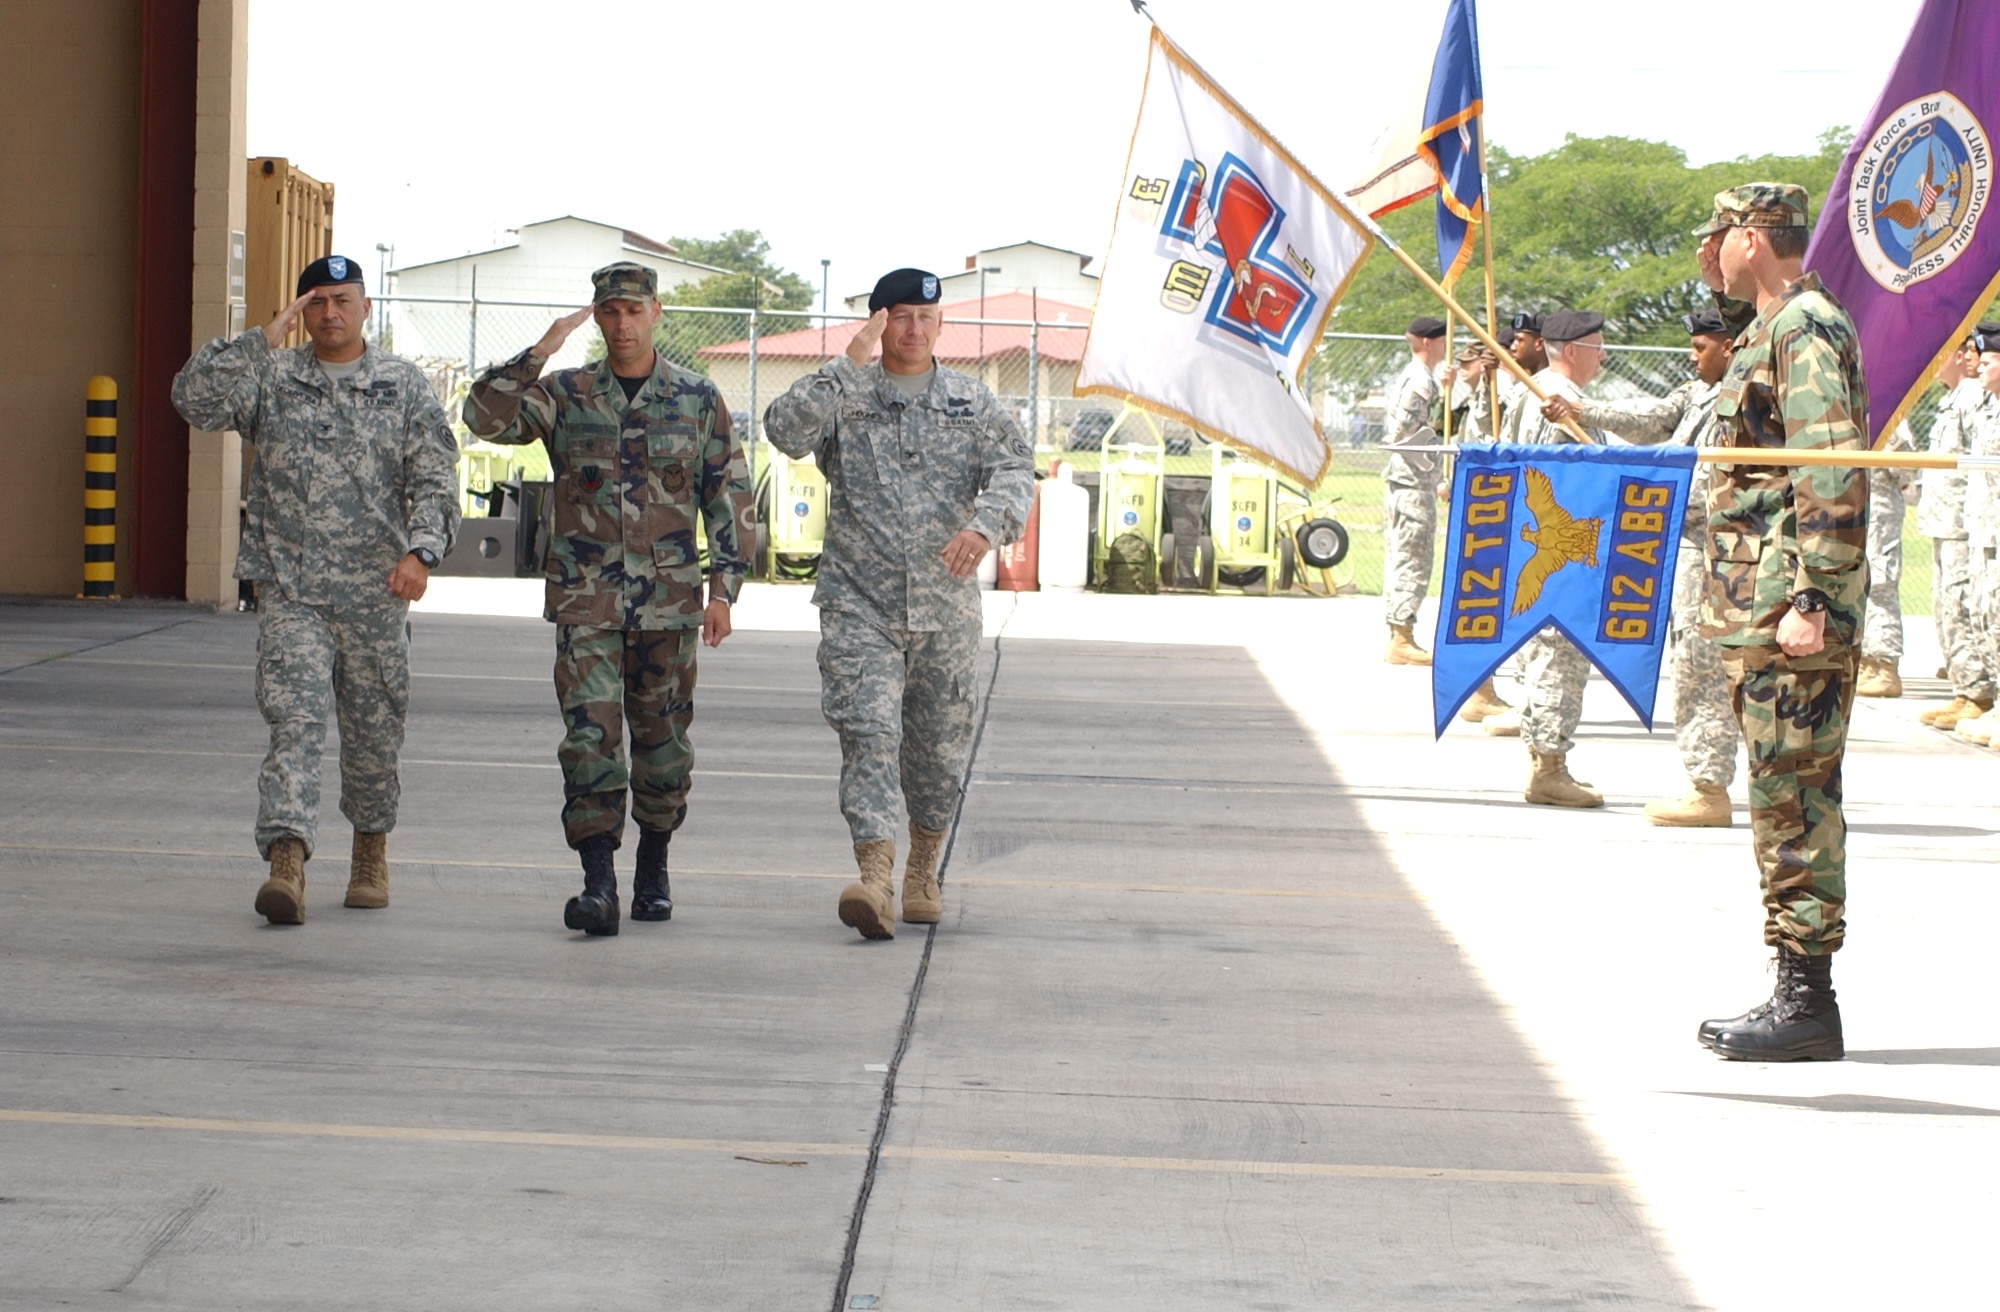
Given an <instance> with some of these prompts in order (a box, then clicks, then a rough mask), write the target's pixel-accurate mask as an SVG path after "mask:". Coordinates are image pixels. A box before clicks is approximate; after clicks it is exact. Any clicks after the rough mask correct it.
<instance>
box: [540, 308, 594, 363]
mask: <svg viewBox="0 0 2000 1312" xmlns="http://www.w3.org/2000/svg"><path fill="white" fill-rule="evenodd" d="M594 308H595V307H593V306H589V305H586V306H584V307H583V308H582V309H581V310H578V311H577V312H576V313H575V314H565V315H564V316H563V317H562V318H560V319H558V320H556V321H555V322H554V323H552V324H550V325H549V330H548V331H547V332H545V333H543V334H542V340H541V341H539V342H536V343H535V354H536V355H539V356H541V357H542V358H543V359H544V360H546V359H548V358H549V357H550V356H552V355H554V354H555V353H556V352H557V351H560V350H562V344H563V343H564V342H566V341H568V340H569V335H570V334H571V333H573V332H575V331H576V330H577V329H579V328H581V327H583V321H584V320H585V319H588V318H589V317H590V315H591V311H592V310H593V309H594Z"/></svg>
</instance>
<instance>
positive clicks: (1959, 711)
mask: <svg viewBox="0 0 2000 1312" xmlns="http://www.w3.org/2000/svg"><path fill="white" fill-rule="evenodd" d="M1961 702H1962V703H1964V704H1963V705H1960V704H1959V703H1961ZM1992 709H1993V703H1991V702H1982V701H1980V700H1979V699H1978V698H1976V697H1961V698H1959V699H1958V701H1957V702H1954V703H1952V705H1951V706H1947V707H1945V708H1944V710H1943V711H1940V712H1939V713H1938V717H1937V719H1935V720H1932V721H1931V728H1933V729H1942V730H1944V731H1945V732H1946V733H1951V732H1952V731H1953V730H1955V729H1957V728H1958V726H1959V724H1960V722H1962V721H1965V720H1976V719H1978V718H1979V717H1980V716H1982V715H1984V714H1986V712H1988V711H1990V710H1992Z"/></svg>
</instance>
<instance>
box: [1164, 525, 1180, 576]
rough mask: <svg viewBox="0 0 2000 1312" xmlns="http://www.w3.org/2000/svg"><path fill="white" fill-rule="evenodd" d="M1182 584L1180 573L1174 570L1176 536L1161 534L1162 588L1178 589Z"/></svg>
mask: <svg viewBox="0 0 2000 1312" xmlns="http://www.w3.org/2000/svg"><path fill="white" fill-rule="evenodd" d="M1180 582H1181V580H1180V575H1179V572H1178V571H1177V570H1175V569H1174V535H1173V534H1171V533H1162V534H1160V586H1161V587H1163V588H1177V587H1179V586H1180Z"/></svg>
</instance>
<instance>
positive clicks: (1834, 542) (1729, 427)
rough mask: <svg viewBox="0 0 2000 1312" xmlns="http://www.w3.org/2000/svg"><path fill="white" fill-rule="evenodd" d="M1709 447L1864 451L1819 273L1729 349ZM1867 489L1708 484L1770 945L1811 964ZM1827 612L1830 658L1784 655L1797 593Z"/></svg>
mask: <svg viewBox="0 0 2000 1312" xmlns="http://www.w3.org/2000/svg"><path fill="white" fill-rule="evenodd" d="M1715 413H1716V420H1717V425H1718V429H1719V433H1718V445H1721V446H1755V447H1788V448H1796V449H1800V450H1815V451H1821V450H1837V451H1860V450H1864V449H1866V447H1867V445H1868V438H1867V415H1868V391H1867V384H1866V382H1865V381H1864V380H1863V378H1862V373H1861V347H1860V343H1859V341H1858V340H1857V338H1856V336H1855V331H1854V323H1853V321H1852V320H1851V319H1849V318H1848V316H1847V312H1846V311H1845V310H1844V309H1843V308H1842V307H1841V305H1840V303H1839V302H1838V301H1836V300H1835V299H1834V298H1833V297H1832V295H1830V294H1829V293H1828V292H1826V291H1825V289H1824V288H1823V287H1821V285H1820V281H1819V278H1818V277H1817V275H1814V274H1810V273H1808V274H1806V275H1805V276H1804V277H1802V278H1801V279H1800V280H1799V281H1797V282H1795V283H1793V284H1792V285H1791V286H1790V287H1789V288H1787V289H1786V290H1785V292H1784V294H1783V295H1782V296H1780V297H1779V298H1777V299H1776V300H1774V301H1772V302H1771V303H1770V304H1769V305H1767V306H1765V307H1764V310H1763V312H1762V313H1760V314H1759V315H1758V316H1757V317H1756V318H1755V319H1754V320H1753V321H1752V322H1751V324H1750V326H1749V327H1748V328H1747V329H1745V330H1744V332H1743V334H1742V336H1740V337H1739V338H1738V339H1737V343H1736V354H1735V356H1734V357H1733V358H1732V359H1731V361H1730V364H1729V372H1728V374H1727V375H1726V376H1725V377H1724V378H1723V381H1722V389H1721V393H1720V395H1718V396H1717V398H1716V402H1715ZM1867 546H1868V479H1867V476H1866V474H1865V472H1864V471H1862V470H1858V469H1848V468H1839V467H1834V466H1825V467H1806V468H1798V469H1792V468H1787V467H1785V466H1782V465H1718V466H1716V467H1715V473H1714V475H1713V478H1712V481H1711V483H1710V485H1709V500H1708V559H1709V568H1710V573H1709V584H1708V594H1707V596H1706V598H1705V599H1704V601H1703V608H1702V632H1703V633H1704V634H1706V635H1708V636H1709V637H1711V638H1713V639H1715V640H1716V642H1717V643H1718V644H1720V646H1721V647H1722V649H1723V658H1724V663H1725V665H1726V666H1727V668H1728V670H1729V677H1730V683H1731V688H1732V695H1733V699H1734V703H1735V707H1736V714H1737V718H1738V721H1739V723H1740V724H1741V725H1742V728H1743V739H1744V743H1745V745H1746V746H1747V747H1748V748H1749V758H1750V822H1751V833H1752V842H1753V844H1754V846H1755V849H1756V855H1757V868H1758V875H1759V880H1760V883H1761V885H1762V888H1763V894H1764V908H1765V921H1764V941H1765V942H1766V943H1769V944H1773V945H1776V944H1779V943H1788V944H1790V945H1792V947H1793V948H1794V949H1795V950H1796V951H1798V952H1802V953H1804V954H1806V955H1808V956H1817V955H1821V954H1825V953H1830V952H1833V951H1835V950H1836V949H1838V948H1839V947H1840V944H1841V939H1842V937H1843V935H1844V933H1845V930H1846V922H1845V920H1844V918H1843V917H1844V907H1845V903H1846V897H1847V857H1846V838H1847V822H1846V819H1845V817H1844V816H1843V815H1842V814H1841V764H1842V759H1843V757H1844V755H1845V753H1846V748H1847V723H1848V717H1849V715H1850V713H1851V711H1852V708H1853V703H1854V682H1855V675H1856V669H1857V666H1858V664H1859V660H1860V653H1859V651H1858V649H1857V644H1858V642H1859V640H1860V638H1861V634H1862V631H1863V629H1862V626H1863V621H1864V617H1865V614H1866V610H1867V604H1868V560H1867ZM1807 588H1814V589H1817V590H1819V591H1820V592H1822V593H1824V594H1825V595H1826V597H1827V603H1828V605H1827V612H1826V646H1825V648H1824V649H1823V650H1822V651H1820V652H1818V653H1816V654H1814V655H1811V656H1797V657H1794V656H1787V655H1785V653H1784V652H1783V651H1781V650H1780V649H1779V647H1778V638H1777V634H1778V623H1779V621H1780V620H1781V619H1783V618H1784V616H1785V615H1786V614H1788V613H1789V612H1790V611H1791V608H1792V607H1791V598H1792V596H1793V594H1795V593H1797V592H1800V591H1802V590H1804V589H1807Z"/></svg>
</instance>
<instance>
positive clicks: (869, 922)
mask: <svg viewBox="0 0 2000 1312" xmlns="http://www.w3.org/2000/svg"><path fill="white" fill-rule="evenodd" d="M854 864H855V865H857V866H860V867H861V879H860V881H859V882H857V883H853V884H849V885H848V886H847V887H846V888H843V889H841V890H840V923H841V924H843V925H848V926H851V927H852V928H854V929H858V930H860V931H861V937H863V938H894V937H896V914H895V911H896V843H895V840H894V839H890V838H873V839H870V840H869V841H867V842H865V843H856V844H855V845H854Z"/></svg>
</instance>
